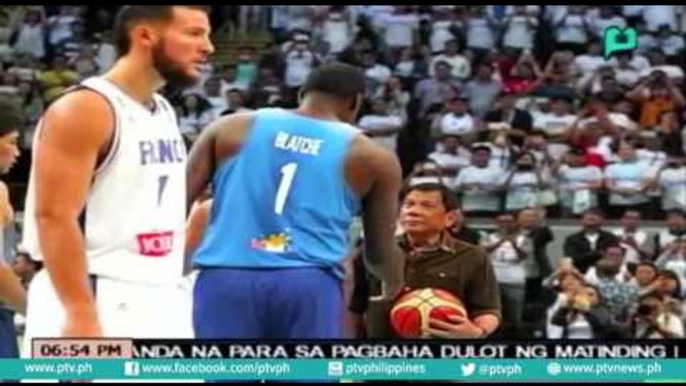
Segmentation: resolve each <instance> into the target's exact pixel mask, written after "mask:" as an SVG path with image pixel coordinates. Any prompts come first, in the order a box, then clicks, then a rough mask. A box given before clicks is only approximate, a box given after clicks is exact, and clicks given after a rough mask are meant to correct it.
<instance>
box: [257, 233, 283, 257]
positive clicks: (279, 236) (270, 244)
mask: <svg viewBox="0 0 686 386" xmlns="http://www.w3.org/2000/svg"><path fill="white" fill-rule="evenodd" d="M290 243H291V238H290V236H288V235H287V234H286V233H275V234H272V235H269V236H267V237H264V238H261V239H252V242H251V243H250V246H251V247H252V248H253V249H259V250H262V251H267V252H275V253H284V252H288V251H289V249H290V248H289V247H290Z"/></svg>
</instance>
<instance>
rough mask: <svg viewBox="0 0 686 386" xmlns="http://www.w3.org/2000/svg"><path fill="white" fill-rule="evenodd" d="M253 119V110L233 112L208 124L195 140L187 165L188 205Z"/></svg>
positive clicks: (236, 147)
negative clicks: (251, 112)
mask: <svg viewBox="0 0 686 386" xmlns="http://www.w3.org/2000/svg"><path fill="white" fill-rule="evenodd" d="M251 123H252V114H250V113H246V114H232V115H229V116H226V117H222V118H219V119H218V120H216V121H214V122H213V123H211V124H210V125H209V126H207V127H206V128H205V129H204V130H203V131H202V134H200V137H198V139H197V140H196V141H195V143H194V144H193V147H192V148H191V151H190V154H189V156H188V164H187V166H186V178H187V184H188V185H187V189H186V200H187V206H186V207H187V208H189V210H190V208H191V206H192V205H193V203H194V202H195V201H196V200H197V199H198V197H199V196H200V194H201V193H202V192H203V191H204V190H205V189H206V188H207V184H208V183H209V181H210V179H211V178H212V174H213V173H214V171H215V168H216V167H217V166H218V165H219V164H220V163H221V162H222V161H224V160H226V159H228V158H231V157H232V156H233V155H234V154H235V153H236V152H237V151H238V150H239V149H240V146H241V144H242V143H243V138H245V135H246V133H247V131H248V129H249V128H250V124H251Z"/></svg>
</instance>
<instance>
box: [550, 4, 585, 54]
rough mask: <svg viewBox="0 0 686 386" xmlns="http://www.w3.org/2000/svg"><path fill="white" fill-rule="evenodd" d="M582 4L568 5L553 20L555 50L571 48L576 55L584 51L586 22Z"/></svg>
mask: <svg viewBox="0 0 686 386" xmlns="http://www.w3.org/2000/svg"><path fill="white" fill-rule="evenodd" d="M584 12H585V10H584V6H583V5H570V6H568V8H567V10H566V12H561V13H560V15H559V18H558V19H557V20H553V26H554V29H555V41H556V42H557V47H556V49H557V50H571V51H573V52H574V54H576V55H581V53H583V52H584V50H585V46H586V43H587V42H588V35H589V33H588V32H589V31H588V24H587V21H586V17H585V15H584Z"/></svg>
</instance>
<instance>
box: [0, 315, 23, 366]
mask: <svg viewBox="0 0 686 386" xmlns="http://www.w3.org/2000/svg"><path fill="white" fill-rule="evenodd" d="M0 358H19V345H18V344H17V332H16V330H15V328H14V312H12V311H10V310H7V309H5V308H0Z"/></svg>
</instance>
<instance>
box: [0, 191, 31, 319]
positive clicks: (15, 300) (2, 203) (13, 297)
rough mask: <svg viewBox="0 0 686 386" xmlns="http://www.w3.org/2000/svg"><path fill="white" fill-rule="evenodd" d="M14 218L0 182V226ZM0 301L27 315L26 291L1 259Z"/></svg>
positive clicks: (7, 195)
mask: <svg viewBox="0 0 686 386" xmlns="http://www.w3.org/2000/svg"><path fill="white" fill-rule="evenodd" d="M13 217H14V212H13V210H12V205H10V196H9V191H8V189H7V185H5V183H4V182H0V224H2V227H5V226H7V225H8V224H9V223H10V222H11V221H12V218H13ZM0 299H1V300H2V301H3V302H5V303H7V304H9V306H10V307H11V308H12V309H13V310H15V311H17V312H19V313H21V314H24V313H26V291H25V290H24V287H22V285H21V281H20V280H19V278H18V277H17V275H15V274H14V271H13V270H12V267H10V266H9V265H8V264H5V262H4V261H2V259H0Z"/></svg>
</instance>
